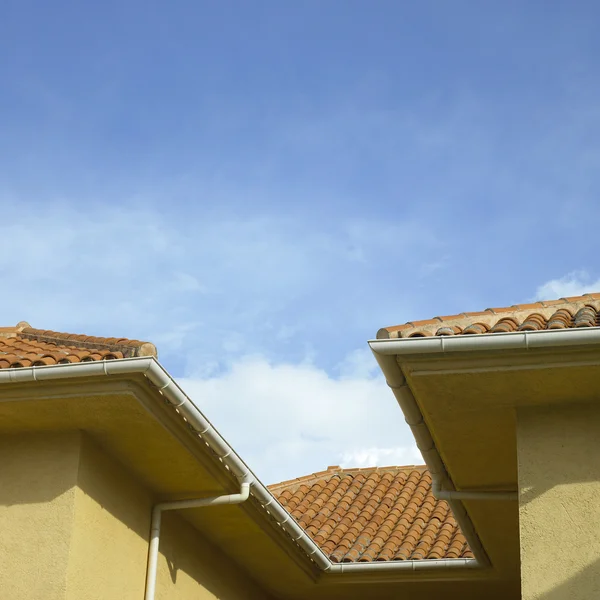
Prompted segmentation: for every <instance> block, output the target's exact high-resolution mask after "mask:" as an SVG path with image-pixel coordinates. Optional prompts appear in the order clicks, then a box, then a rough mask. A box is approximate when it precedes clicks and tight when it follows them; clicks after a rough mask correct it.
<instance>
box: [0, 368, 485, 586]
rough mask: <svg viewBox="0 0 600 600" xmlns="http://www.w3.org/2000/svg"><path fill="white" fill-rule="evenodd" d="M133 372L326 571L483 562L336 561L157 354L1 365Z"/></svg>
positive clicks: (3, 375)
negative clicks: (181, 386) (173, 411)
mask: <svg viewBox="0 0 600 600" xmlns="http://www.w3.org/2000/svg"><path fill="white" fill-rule="evenodd" d="M127 374H131V375H134V374H135V375H140V374H141V375H143V376H144V377H145V378H146V379H147V380H148V382H149V384H150V385H151V386H152V387H153V388H154V389H155V390H157V391H158V392H159V393H160V394H161V395H162V396H164V398H165V400H166V401H167V403H168V404H169V405H170V406H171V407H172V408H173V409H174V410H175V411H176V412H177V414H178V415H179V417H180V418H182V419H183V420H184V421H185V422H186V423H187V425H188V428H189V429H190V430H191V431H192V432H193V433H195V434H196V436H197V439H198V443H199V444H202V446H203V447H206V446H208V447H209V448H211V449H212V450H213V452H214V453H215V454H216V455H217V456H218V457H219V460H220V462H221V464H222V465H223V469H226V470H227V471H229V472H230V473H232V474H233V475H234V476H235V477H236V478H237V479H238V480H239V481H240V482H246V483H250V485H251V495H252V496H254V498H255V499H256V500H257V501H258V503H259V505H260V506H261V508H262V509H263V510H264V511H265V514H266V515H267V516H268V517H269V518H271V519H272V520H274V521H275V522H276V523H277V525H278V526H280V527H281V528H282V529H283V530H284V531H285V532H286V534H287V536H288V539H289V543H290V544H296V545H297V546H299V547H300V549H301V550H302V551H303V553H304V554H305V555H306V556H307V557H308V559H310V561H311V562H312V563H313V564H314V565H315V566H316V567H318V569H319V570H320V571H322V572H325V573H339V574H342V573H365V574H367V573H369V574H373V575H374V576H376V574H377V573H382V574H383V573H386V574H389V573H390V572H397V573H398V575H401V574H405V575H407V576H408V575H411V574H414V573H415V572H416V571H419V572H421V571H423V572H425V571H427V572H430V573H431V574H432V576H435V575H436V574H437V573H439V572H440V570H444V569H451V570H452V572H454V573H458V572H460V571H461V570H464V571H465V572H467V571H471V570H472V569H473V568H477V567H479V566H482V565H481V563H479V562H478V561H477V560H476V559H442V560H416V561H389V562H365V563H333V562H332V561H331V560H330V559H329V557H328V556H327V555H326V554H325V553H324V552H323V551H322V550H321V548H319V546H318V545H317V544H316V543H315V542H314V541H313V540H312V539H311V538H310V536H309V535H308V534H307V533H306V532H305V531H304V530H303V529H302V528H301V527H300V526H299V525H298V524H297V523H296V521H295V520H294V519H293V518H292V516H291V515H290V514H289V513H288V512H287V511H286V510H285V509H284V508H283V506H281V504H280V503H279V502H278V501H277V499H276V498H275V497H274V496H273V494H271V492H270V491H269V490H268V488H267V487H266V486H265V485H264V484H263V483H262V482H261V481H260V480H259V479H258V478H257V477H256V475H254V473H253V472H252V471H251V469H250V468H249V467H248V466H247V465H246V463H245V462H244V461H243V460H242V458H241V457H240V456H239V455H238V454H237V453H236V452H235V451H234V450H233V448H232V447H231V446H230V445H229V443H228V442H227V441H226V440H225V439H224V438H223V437H222V436H221V435H220V434H219V432H218V431H217V430H216V429H215V427H214V426H213V425H212V424H211V423H210V421H209V420H208V419H207V418H206V417H205V416H204V414H203V413H202V412H201V411H200V410H199V409H198V408H197V407H196V406H195V405H194V403H193V402H192V401H191V399H190V398H189V397H188V396H187V395H186V394H185V392H184V391H183V390H182V389H181V388H180V387H179V385H178V384H177V382H176V381H175V380H174V379H173V377H172V376H171V375H170V374H169V373H168V372H167V371H166V369H165V368H164V367H163V366H162V365H161V364H160V363H159V362H158V360H157V359H156V358H155V357H154V356H148V357H135V358H124V359H113V360H102V361H89V362H82V363H67V364H57V365H45V366H36V367H21V368H16V369H0V385H10V384H12V383H27V382H38V383H40V382H43V381H55V380H60V379H71V378H80V377H88V378H90V377H91V378H93V377H105V376H111V375H127ZM155 416H156V415H155ZM290 538H291V539H290ZM467 539H468V538H467Z"/></svg>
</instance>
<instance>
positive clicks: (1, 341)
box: [0, 321, 157, 369]
mask: <svg viewBox="0 0 600 600" xmlns="http://www.w3.org/2000/svg"><path fill="white" fill-rule="evenodd" d="M156 354H157V353H156V348H155V347H154V345H153V344H150V343H148V342H140V341H139V340H128V339H125V338H114V337H113V338H103V337H93V336H87V335H75V334H70V333H59V332H56V331H48V330H43V329H34V328H33V327H31V326H30V325H29V323H25V322H24V321H22V322H21V323H19V324H18V325H17V326H16V327H1V328H0V369H8V368H15V367H30V366H41V365H55V364H59V363H76V362H84V361H92V360H108V359H112V358H130V357H132V356H156Z"/></svg>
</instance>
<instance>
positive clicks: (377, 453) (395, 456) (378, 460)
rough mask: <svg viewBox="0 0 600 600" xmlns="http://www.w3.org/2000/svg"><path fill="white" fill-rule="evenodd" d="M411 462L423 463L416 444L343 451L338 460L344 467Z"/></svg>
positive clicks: (407, 463) (395, 464) (400, 464)
mask: <svg viewBox="0 0 600 600" xmlns="http://www.w3.org/2000/svg"><path fill="white" fill-rule="evenodd" d="M411 464H415V465H422V464H424V461H423V457H422V456H421V453H420V452H419V449H418V448H417V445H416V444H413V445H412V446H396V447H393V448H377V447H372V448H362V449H359V450H353V451H351V452H344V453H343V454H342V460H341V462H340V466H342V467H344V468H352V467H372V466H373V465H377V466H404V465H411Z"/></svg>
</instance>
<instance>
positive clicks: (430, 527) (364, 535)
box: [269, 466, 473, 562]
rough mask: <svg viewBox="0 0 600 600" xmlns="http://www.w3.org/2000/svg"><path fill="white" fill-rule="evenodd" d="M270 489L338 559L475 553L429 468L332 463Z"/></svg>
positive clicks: (362, 559) (310, 534)
mask: <svg viewBox="0 0 600 600" xmlns="http://www.w3.org/2000/svg"><path fill="white" fill-rule="evenodd" d="M269 489H270V490H271V492H272V493H273V495H274V496H275V497H276V498H277V499H278V500H279V502H280V503H281V505H282V506H283V507H284V508H285V509H286V510H287V511H288V512H289V513H290V514H291V515H292V517H293V518H294V519H295V520H296V521H297V522H298V524H299V525H300V526H301V527H302V528H303V529H304V530H305V531H306V533H308V535H309V536H310V537H311V538H312V539H313V540H314V542H315V543H316V544H318V545H319V547H320V548H321V549H322V550H323V552H324V553H325V554H327V556H329V558H330V559H331V560H332V561H333V562H370V561H390V560H425V559H439V558H472V557H473V554H472V552H471V550H470V549H469V547H468V545H467V541H466V539H465V537H464V536H463V534H462V533H461V532H460V530H459V528H458V524H457V523H456V521H455V519H454V517H453V516H452V514H451V512H450V509H449V508H448V504H447V503H446V502H444V501H443V500H437V499H436V498H434V497H433V494H432V493H431V476H430V475H429V472H428V471H427V468H426V467H414V466H410V467H376V468H371V469H341V468H340V467H329V469H327V471H321V472H319V473H313V474H312V475H308V476H306V477H300V478H298V479H292V480H290V481H284V482H283V483H279V484H276V485H272V486H269Z"/></svg>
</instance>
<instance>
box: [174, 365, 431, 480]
mask: <svg viewBox="0 0 600 600" xmlns="http://www.w3.org/2000/svg"><path fill="white" fill-rule="evenodd" d="M371 360H372V361H373V362H375V360H374V359H373V358H371ZM179 383H180V384H181V386H182V387H183V389H184V390H185V391H186V392H187V394H188V395H189V396H190V397H191V398H192V400H193V401H194V402H195V403H196V405H197V406H198V407H199V408H200V409H201V410H202V411H203V412H204V414H205V415H206V416H207V417H208V418H209V419H210V420H211V421H212V422H213V423H214V425H215V426H216V427H217V428H218V429H219V431H220V432H221V434H222V435H223V436H224V437H225V439H227V440H228V441H229V442H230V443H231V445H232V446H233V447H234V448H235V449H236V451H237V452H238V453H239V454H240V455H241V456H242V458H244V460H246V462H248V464H249V466H250V467H251V468H252V469H253V470H254V471H255V473H256V474H257V475H258V476H259V477H260V478H261V479H262V480H263V481H264V482H265V483H275V482H277V481H282V480H285V479H290V478H293V477H299V476H302V475H306V474H309V473H312V472H315V471H320V470H322V469H325V468H326V467H327V466H329V465H333V464H340V462H341V463H343V464H344V465H345V466H347V467H352V466H354V467H357V466H374V465H385V464H389V463H390V462H391V463H399V464H402V463H409V464H413V463H415V462H416V463H421V462H422V460H421V459H420V458H419V455H418V452H417V451H416V448H415V446H414V440H413V438H412V434H411V433H410V430H409V429H408V426H407V425H406V424H405V422H404V418H403V415H402V412H401V410H400V408H399V407H398V405H397V404H396V402H395V400H394V396H393V394H392V392H391V391H390V390H389V388H388V387H387V386H386V385H385V382H384V381H383V379H382V377H380V376H369V375H365V373H364V372H362V373H360V374H357V375H355V376H354V377H351V376H350V375H349V374H346V376H345V377H340V378H335V377H331V376H329V375H328V374H327V373H326V372H325V371H323V370H321V369H319V368H317V367H315V366H314V365H312V364H310V363H301V364H273V363H272V362H269V361H268V360H266V359H265V358H263V357H246V358H244V359H241V360H239V361H237V362H235V363H234V364H233V365H232V366H231V368H230V369H229V370H228V371H227V372H225V373H222V374H220V375H213V376H209V377H203V376H195V377H187V378H181V379H179Z"/></svg>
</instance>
